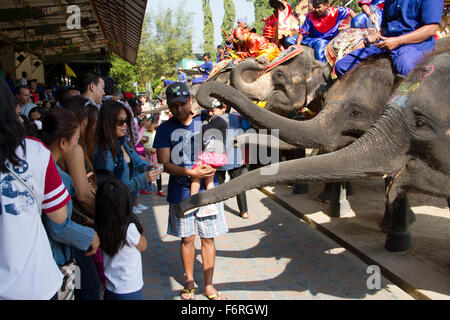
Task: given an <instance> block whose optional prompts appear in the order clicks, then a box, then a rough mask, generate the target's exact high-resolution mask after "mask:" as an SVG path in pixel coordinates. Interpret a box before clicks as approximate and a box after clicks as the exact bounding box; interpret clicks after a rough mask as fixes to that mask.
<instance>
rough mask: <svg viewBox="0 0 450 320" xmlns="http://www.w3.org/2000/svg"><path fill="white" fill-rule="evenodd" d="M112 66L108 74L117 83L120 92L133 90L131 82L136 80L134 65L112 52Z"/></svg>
mask: <svg viewBox="0 0 450 320" xmlns="http://www.w3.org/2000/svg"><path fill="white" fill-rule="evenodd" d="M110 62H111V64H112V68H111V70H110V76H111V78H113V79H114V81H115V82H116V84H117V88H118V89H119V90H120V91H121V92H126V91H134V87H133V86H132V85H131V84H132V82H136V80H137V72H136V69H137V68H136V66H133V65H131V64H130V63H129V62H127V61H125V60H123V59H122V58H120V57H118V56H116V55H115V54H113V55H112V56H111V61H110Z"/></svg>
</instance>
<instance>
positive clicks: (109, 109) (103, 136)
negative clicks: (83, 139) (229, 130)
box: [95, 101, 134, 160]
mask: <svg viewBox="0 0 450 320" xmlns="http://www.w3.org/2000/svg"><path fill="white" fill-rule="evenodd" d="M120 110H124V111H125V113H126V114H127V127H128V134H129V136H130V138H131V140H132V139H133V132H132V130H131V125H132V121H133V116H132V114H131V112H130V111H129V110H128V109H127V108H126V107H125V106H124V105H123V104H122V103H120V102H117V101H108V102H106V103H104V104H103V105H102V107H101V109H100V113H99V115H98V121H97V128H96V135H95V143H96V145H97V147H98V148H99V150H100V152H101V154H102V155H103V156H104V157H105V158H106V154H107V153H108V151H111V153H112V156H113V158H114V160H116V159H117V156H118V155H119V153H120V151H119V141H118V139H117V136H116V126H117V117H118V116H119V112H120ZM133 125H134V124H133Z"/></svg>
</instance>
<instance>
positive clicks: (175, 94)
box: [166, 82, 191, 107]
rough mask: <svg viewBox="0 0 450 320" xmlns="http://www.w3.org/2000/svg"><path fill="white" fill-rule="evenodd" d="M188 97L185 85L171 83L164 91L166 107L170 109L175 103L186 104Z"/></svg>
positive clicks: (187, 89)
mask: <svg viewBox="0 0 450 320" xmlns="http://www.w3.org/2000/svg"><path fill="white" fill-rule="evenodd" d="M190 95H191V94H190V93H189V88H188V86H187V85H186V84H185V83H182V82H174V83H171V84H170V85H169V86H168V87H167V89H166V97H167V105H168V106H169V107H171V106H172V105H173V104H174V103H175V102H181V103H183V104H185V103H186V102H188V100H189V97H190Z"/></svg>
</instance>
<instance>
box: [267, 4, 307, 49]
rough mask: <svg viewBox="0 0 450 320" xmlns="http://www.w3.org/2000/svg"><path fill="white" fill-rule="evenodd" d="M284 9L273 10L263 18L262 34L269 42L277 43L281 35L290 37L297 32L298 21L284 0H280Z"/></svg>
mask: <svg viewBox="0 0 450 320" xmlns="http://www.w3.org/2000/svg"><path fill="white" fill-rule="evenodd" d="M279 2H281V3H283V5H284V10H274V11H275V12H274V13H273V14H272V15H271V16H270V17H268V18H266V19H264V28H263V35H264V37H266V38H267V39H268V40H269V41H270V42H272V43H275V44H276V45H278V41H279V40H280V39H281V38H283V37H291V36H294V35H296V34H297V30H298V28H299V21H298V20H297V19H296V17H295V16H294V15H293V14H292V9H291V6H290V5H289V3H287V1H286V0H280V1H279Z"/></svg>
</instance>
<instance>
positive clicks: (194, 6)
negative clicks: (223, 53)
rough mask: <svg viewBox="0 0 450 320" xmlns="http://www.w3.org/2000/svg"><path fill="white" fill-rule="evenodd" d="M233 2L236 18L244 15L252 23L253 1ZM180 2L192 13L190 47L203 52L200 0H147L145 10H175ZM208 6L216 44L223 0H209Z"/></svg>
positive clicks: (234, 0)
mask: <svg viewBox="0 0 450 320" xmlns="http://www.w3.org/2000/svg"><path fill="white" fill-rule="evenodd" d="M233 2H234V6H235V8H236V18H238V17H241V16H246V17H247V19H248V21H247V22H248V24H253V22H254V21H255V15H254V8H253V2H248V1H246V0H233ZM182 3H185V4H186V6H185V10H187V11H190V12H192V13H194V16H193V23H192V27H193V30H192V47H193V48H192V49H193V51H194V53H203V11H202V0H148V1H147V11H151V12H158V8H159V6H161V7H162V8H172V9H174V10H176V9H177V8H178V7H179V6H180V5H181V4H182ZM210 6H211V12H212V14H213V23H214V44H215V45H216V46H217V45H218V44H220V43H221V42H222V36H221V26H222V19H223V15H224V9H223V0H210Z"/></svg>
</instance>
